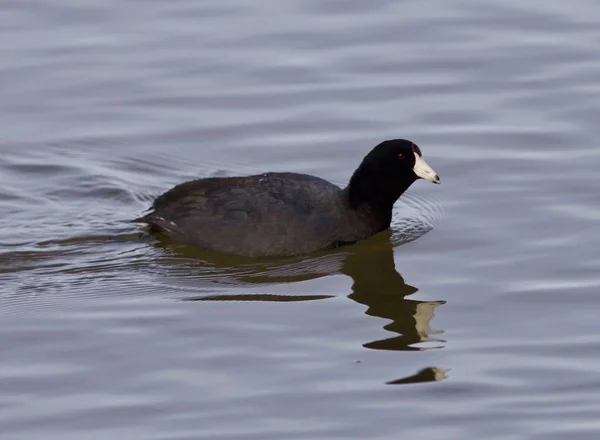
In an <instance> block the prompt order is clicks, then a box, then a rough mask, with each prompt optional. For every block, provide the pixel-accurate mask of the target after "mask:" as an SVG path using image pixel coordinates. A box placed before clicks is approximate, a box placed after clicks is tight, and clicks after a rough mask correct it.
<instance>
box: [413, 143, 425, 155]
mask: <svg viewBox="0 0 600 440" xmlns="http://www.w3.org/2000/svg"><path fill="white" fill-rule="evenodd" d="M412 150H413V153H415V154H418V155H419V156H423V155H422V154H421V149H420V148H419V147H417V146H416V145H415V144H412Z"/></svg>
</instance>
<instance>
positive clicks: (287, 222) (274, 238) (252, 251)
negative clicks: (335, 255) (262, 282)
mask: <svg viewBox="0 0 600 440" xmlns="http://www.w3.org/2000/svg"><path fill="white" fill-rule="evenodd" d="M341 195H342V190H341V189H340V188H339V187H337V186H335V185H333V184H332V183H330V182H327V181H326V180H323V179H320V178H318V177H314V176H309V175H305V174H296V173H266V174H260V175H254V176H247V177H226V178H207V179H199V180H193V181H190V182H185V183H183V184H181V185H178V186H176V187H174V188H173V189H171V190H170V191H168V192H166V193H165V194H163V195H161V196H160V197H158V198H157V199H156V200H155V202H154V204H153V205H152V207H151V212H150V213H149V214H147V215H145V216H144V217H142V218H141V219H140V221H143V222H146V223H149V224H151V225H153V226H154V227H157V228H159V229H160V230H162V231H164V232H166V233H167V234H168V235H170V236H172V237H174V238H175V239H178V240H181V241H183V242H186V243H190V244H193V245H197V246H201V247H205V248H208V249H213V250H217V251H220V252H225V253H230V254H238V255H246V256H262V255H294V254H301V253H306V252H311V251H313V250H316V249H322V248H326V247H329V246H330V245H332V244H334V242H335V241H336V240H337V239H338V235H339V226H340V221H341V220H342V219H341V216H342V213H343V206H342V205H343V201H342V196H341Z"/></svg>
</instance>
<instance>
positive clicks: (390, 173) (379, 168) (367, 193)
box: [348, 139, 440, 215]
mask: <svg viewBox="0 0 600 440" xmlns="http://www.w3.org/2000/svg"><path fill="white" fill-rule="evenodd" d="M417 179H425V180H428V181H430V182H433V183H440V178H439V176H438V175H437V173H436V172H435V171H434V170H433V169H432V168H431V167H430V166H429V165H428V164H427V162H425V160H424V159H423V154H422V153H421V149H420V148H419V147H418V146H417V145H416V144H414V143H413V142H411V141H408V140H405V139H394V140H389V141H384V142H382V143H380V144H379V145H377V146H376V147H375V148H373V150H371V152H370V153H369V154H367V155H366V156H365V158H364V159H363V161H362V163H361V164H360V166H359V167H358V169H357V170H356V171H355V172H354V174H353V175H352V178H351V179H350V184H349V185H348V193H349V198H350V204H351V205H352V206H354V207H357V206H359V205H361V204H369V205H371V206H372V207H374V208H377V209H379V210H384V211H388V210H389V212H390V215H391V210H392V206H393V205H394V203H395V202H396V200H398V198H399V197H400V196H401V195H402V193H403V192H404V191H406V190H407V189H408V187H409V186H410V185H412V184H413V182H414V181H415V180H417Z"/></svg>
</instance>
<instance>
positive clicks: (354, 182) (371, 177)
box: [134, 139, 440, 257]
mask: <svg viewBox="0 0 600 440" xmlns="http://www.w3.org/2000/svg"><path fill="white" fill-rule="evenodd" d="M418 178H422V179H425V180H428V181H430V182H433V183H440V178H439V177H438V175H437V174H436V173H435V171H433V169H432V168H431V167H430V166H429V165H427V163H426V162H425V160H423V157H422V154H421V150H420V149H419V147H417V146H416V145H415V144H414V143H412V142H410V141H407V140H404V139H396V140H388V141H384V142H382V143H380V144H379V145H377V146H376V147H375V148H373V150H371V152H370V153H369V154H367V155H366V156H365V158H364V159H363V161H362V163H361V164H360V166H359V167H358V168H357V170H356V171H355V172H354V174H353V175H352V177H351V179H350V183H349V184H348V186H347V187H346V188H343V189H342V188H339V187H338V186H336V185H334V184H332V183H330V182H328V181H326V180H323V179H321V178H318V177H314V176H309V175H306V174H296V173H266V174H259V175H254V176H247V177H215V178H206V179H198V180H192V181H189V182H185V183H182V184H180V185H177V186H175V187H174V188H172V189H171V190H169V191H167V192H166V193H164V194H163V195H161V196H159V197H158V198H157V199H156V200H155V201H154V203H153V204H152V206H151V208H150V212H149V213H148V214H146V215H144V216H143V217H140V218H138V219H136V220H134V221H136V222H140V223H147V224H149V225H150V226H151V230H152V231H156V232H161V233H164V234H167V235H168V236H170V237H172V238H173V239H175V240H176V241H179V242H182V243H186V244H190V245H194V246H199V247H202V248H207V249H212V250H215V251H219V252H223V253H227V254H234V255H242V256H248V257H264V256H284V255H298V254H304V253H308V252H312V251H316V250H319V249H328V248H335V247H339V246H343V245H347V244H351V243H354V242H356V241H358V240H362V239H364V238H367V237H370V236H371V235H373V234H376V233H377V232H379V231H382V230H385V229H387V228H389V226H390V222H391V219H392V208H393V205H394V203H395V202H396V200H398V198H399V197H400V196H401V195H402V193H404V191H406V190H407V189H408V187H409V186H410V185H412V183H413V182H414V181H415V180H417V179H418Z"/></svg>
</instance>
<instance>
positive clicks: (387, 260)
mask: <svg viewBox="0 0 600 440" xmlns="http://www.w3.org/2000/svg"><path fill="white" fill-rule="evenodd" d="M382 244H383V243H382ZM386 244H387V243H386ZM341 272H342V273H344V274H346V275H348V276H350V277H351V278H352V279H353V280H354V284H353V285H352V294H350V295H349V298H351V299H353V300H354V301H356V302H358V303H361V304H364V305H366V306H367V307H368V308H367V311H366V312H365V313H366V314H367V315H370V316H376V317H379V318H384V319H389V320H390V321H392V322H390V323H389V324H387V325H385V326H384V328H385V329H386V330H388V331H391V332H394V333H397V334H399V335H400V336H396V337H393V338H389V339H384V340H379V341H374V342H369V343H366V344H364V346H365V347H367V348H372V349H378V350H423V349H424V348H419V347H413V344H416V343H419V342H430V341H434V342H443V341H441V340H439V339H435V338H432V337H431V336H430V335H432V334H437V333H441V332H440V331H436V330H432V329H431V328H430V327H429V322H430V321H431V320H432V319H433V312H434V309H435V307H437V306H439V305H441V304H444V303H445V301H416V300H409V299H406V297H407V296H408V295H411V294H413V293H415V292H416V291H417V290H418V289H417V288H415V287H413V286H411V285H408V284H406V283H405V282H404V278H402V276H401V275H400V274H399V273H398V272H397V271H396V268H395V266H394V253H393V249H392V247H391V245H389V244H387V245H383V246H378V247H377V248H375V249H372V250H371V251H370V252H355V253H353V254H350V255H349V256H348V258H346V260H345V261H344V264H343V267H342V270H341Z"/></svg>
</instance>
